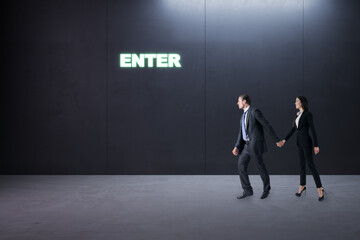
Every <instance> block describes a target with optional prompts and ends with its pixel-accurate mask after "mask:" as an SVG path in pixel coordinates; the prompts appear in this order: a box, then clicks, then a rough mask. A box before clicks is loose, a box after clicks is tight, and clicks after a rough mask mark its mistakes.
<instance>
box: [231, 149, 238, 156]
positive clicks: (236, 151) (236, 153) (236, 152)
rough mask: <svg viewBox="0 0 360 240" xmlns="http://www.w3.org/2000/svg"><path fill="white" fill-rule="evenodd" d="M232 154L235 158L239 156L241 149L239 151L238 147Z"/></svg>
mask: <svg viewBox="0 0 360 240" xmlns="http://www.w3.org/2000/svg"><path fill="white" fill-rule="evenodd" d="M232 154H234V156H237V155H239V149H238V148H237V147H235V148H234V149H233V150H232Z"/></svg>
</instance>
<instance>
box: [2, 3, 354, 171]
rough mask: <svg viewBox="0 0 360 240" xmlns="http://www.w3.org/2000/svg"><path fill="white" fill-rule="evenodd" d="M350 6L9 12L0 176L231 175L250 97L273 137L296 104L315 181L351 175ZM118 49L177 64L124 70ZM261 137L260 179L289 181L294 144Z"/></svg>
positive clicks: (137, 6) (101, 6)
mask: <svg viewBox="0 0 360 240" xmlns="http://www.w3.org/2000/svg"><path fill="white" fill-rule="evenodd" d="M359 10H360V6H359V3H358V1H356V0H344V1H340V0H312V1H309V0H304V1H298V0H281V1H280V0H279V1H273V0H268V1H266V0H265V1H263V0H258V1H245V0H244V1H238V0H232V1H211V0H206V1H204V0H199V1H155V0H154V1H112V0H108V1H99V0H97V1H51V2H48V1H33V2H31V3H29V2H28V1H20V2H16V4H15V3H13V4H8V5H7V6H6V7H4V8H3V9H2V19H3V21H2V29H3V33H4V34H3V35H4V37H3V39H2V43H3V44H2V46H3V51H2V56H3V60H5V63H4V65H3V68H2V69H3V71H2V73H1V74H2V79H4V80H3V88H2V92H3V94H2V100H3V106H4V107H3V109H4V112H5V116H4V117H3V119H2V123H3V124H2V126H3V131H2V132H3V134H2V136H3V138H4V140H5V144H4V145H2V149H3V150H2V157H1V163H0V164H1V165H0V173H1V174H236V173H237V172H236V162H237V158H236V157H233V156H232V154H231V150H232V148H233V146H234V143H235V140H236V137H237V133H238V129H239V118H240V114H241V112H240V111H239V110H238V109H237V106H236V101H237V97H238V95H239V94H241V93H248V94H249V95H250V96H252V99H253V105H255V106H257V107H259V108H260V109H261V110H262V111H263V113H264V115H265V117H266V118H267V119H268V120H269V121H270V123H271V124H272V125H273V127H274V129H275V130H276V132H277V133H278V135H279V136H280V137H283V136H285V134H286V133H287V131H288V130H289V128H290V127H291V121H292V118H293V116H294V114H295V112H296V111H295V108H294V101H295V98H296V96H298V95H305V96H307V97H308V99H309V102H310V107H311V111H312V112H313V114H314V121H315V126H316V128H317V132H318V135H319V142H320V154H319V155H318V156H316V162H317V165H318V168H319V171H320V174H360V163H359V162H358V161H357V159H358V158H359V157H358V153H357V145H358V141H359V140H358V135H359V133H360V127H359V125H358V124H357V119H358V118H359V117H360V113H359V108H358V102H360V97H359V95H358V92H359V90H360V83H359V77H360V76H359V75H360V70H359V68H358V66H359V63H360V60H359V57H358V56H359V53H360V48H359V44H360V28H359V27H360V26H359V24H360V17H359V14H358V12H359ZM122 52H134V53H148V52H164V53H171V52H177V53H179V54H180V55H181V57H182V60H181V62H182V68H180V69H156V68H153V69H149V68H143V69H140V68H138V69H121V68H119V66H118V64H119V59H118V58H119V53H122ZM267 140H268V145H269V152H268V153H267V154H266V155H265V159H266V162H267V165H268V168H269V172H270V174H297V173H298V161H297V151H296V150H297V149H296V143H295V140H294V139H292V140H291V141H289V142H288V143H287V144H286V145H285V147H284V148H282V149H278V148H277V147H276V146H275V143H274V142H272V140H271V139H270V138H268V139H267ZM250 172H251V173H257V171H256V170H255V169H254V166H253V165H250Z"/></svg>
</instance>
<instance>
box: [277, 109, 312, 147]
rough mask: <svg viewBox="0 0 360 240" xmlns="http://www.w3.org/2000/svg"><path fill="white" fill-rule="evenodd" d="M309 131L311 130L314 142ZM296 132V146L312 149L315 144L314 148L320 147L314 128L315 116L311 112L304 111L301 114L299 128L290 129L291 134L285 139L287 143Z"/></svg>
mask: <svg viewBox="0 0 360 240" xmlns="http://www.w3.org/2000/svg"><path fill="white" fill-rule="evenodd" d="M309 129H310V130H311V134H312V137H313V140H314V141H312V140H311V137H310V135H309ZM295 131H296V133H297V134H296V139H297V141H296V144H297V145H298V146H300V147H312V146H313V143H314V147H318V146H319V143H318V139H317V135H316V131H315V127H314V121H313V115H312V113H311V112H309V111H304V112H303V113H302V114H301V117H300V119H299V127H296V125H295V124H294V126H293V127H292V128H291V129H290V131H289V133H288V134H287V135H286V137H285V138H284V139H285V140H286V141H287V140H288V139H289V138H290V137H291V136H292V135H293V134H294V132H295Z"/></svg>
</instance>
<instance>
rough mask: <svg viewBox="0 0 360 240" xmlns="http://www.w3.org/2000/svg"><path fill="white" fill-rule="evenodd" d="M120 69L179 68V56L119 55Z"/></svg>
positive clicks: (175, 54)
mask: <svg viewBox="0 0 360 240" xmlns="http://www.w3.org/2000/svg"><path fill="white" fill-rule="evenodd" d="M120 67H121V68H136V67H140V68H143V67H149V68H152V67H157V68H173V67H176V68H181V63H180V55H179V54H177V53H141V54H136V53H121V54H120Z"/></svg>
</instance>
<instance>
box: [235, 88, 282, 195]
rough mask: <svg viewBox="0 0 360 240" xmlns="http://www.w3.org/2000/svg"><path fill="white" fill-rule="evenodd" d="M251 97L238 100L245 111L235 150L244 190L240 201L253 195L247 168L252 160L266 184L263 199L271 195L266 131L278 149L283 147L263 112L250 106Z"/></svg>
mask: <svg viewBox="0 0 360 240" xmlns="http://www.w3.org/2000/svg"><path fill="white" fill-rule="evenodd" d="M250 104H251V100H250V97H249V96H248V95H246V94H243V95H241V96H240V97H239V98H238V102H237V105H238V106H239V109H242V110H244V113H243V115H242V117H241V120H240V131H239V135H238V139H237V141H236V144H235V147H234V150H233V151H232V152H233V154H234V155H235V156H238V155H239V154H240V156H239V161H238V170H239V175H240V181H241V186H242V188H243V189H244V192H243V194H242V195H240V196H238V197H237V198H238V199H243V198H245V197H247V196H251V195H253V189H252V187H251V184H250V181H249V175H248V172H247V168H248V165H249V162H250V159H253V160H254V161H255V164H256V167H257V169H258V170H259V172H260V176H261V179H262V181H263V183H264V191H263V194H262V196H261V199H264V198H267V196H268V195H269V193H270V189H271V187H270V178H269V173H268V171H267V169H266V166H265V163H264V160H263V157H262V154H263V153H265V152H266V151H267V146H266V142H265V138H264V129H265V130H266V131H267V132H268V133H269V135H270V136H271V138H272V139H273V140H274V141H275V142H276V145H277V146H278V147H281V145H282V144H281V142H280V139H279V137H278V136H277V135H276V134H275V132H274V130H273V128H272V127H271V125H270V124H269V122H268V121H267V120H266V119H265V118H264V116H263V114H262V113H261V111H260V110H259V109H257V108H255V107H252V106H250Z"/></svg>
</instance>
